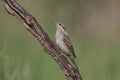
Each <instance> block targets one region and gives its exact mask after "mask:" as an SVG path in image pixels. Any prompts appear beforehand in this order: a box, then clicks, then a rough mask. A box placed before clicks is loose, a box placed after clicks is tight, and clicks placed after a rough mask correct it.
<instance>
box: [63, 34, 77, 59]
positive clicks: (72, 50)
mask: <svg viewBox="0 0 120 80" xmlns="http://www.w3.org/2000/svg"><path fill="white" fill-rule="evenodd" d="M63 41H64V42H65V45H66V46H67V47H68V49H69V50H70V51H71V53H72V55H73V56H74V57H75V58H76V55H75V53H74V49H73V46H72V43H71V41H70V38H69V37H68V36H66V35H64V39H63Z"/></svg>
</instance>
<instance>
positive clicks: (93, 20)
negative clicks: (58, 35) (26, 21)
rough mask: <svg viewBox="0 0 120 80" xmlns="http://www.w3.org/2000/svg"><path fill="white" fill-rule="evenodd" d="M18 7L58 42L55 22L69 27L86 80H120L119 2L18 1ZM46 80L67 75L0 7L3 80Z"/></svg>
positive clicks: (0, 54)
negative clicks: (21, 7)
mask: <svg viewBox="0 0 120 80" xmlns="http://www.w3.org/2000/svg"><path fill="white" fill-rule="evenodd" d="M17 1H18V0H17ZM18 3H19V4H20V5H22V6H23V7H24V8H25V9H26V10H27V11H28V12H29V13H31V14H32V15H33V16H34V17H35V18H36V19H37V20H38V22H39V23H40V25H41V26H42V27H43V28H44V30H45V31H46V32H47V33H48V34H49V36H50V37H51V39H52V40H54V41H55V39H54V35H55V27H54V25H53V23H54V22H55V21H62V22H63V23H64V24H66V26H67V29H68V32H69V36H70V37H71V41H72V43H73V46H74V49H75V52H76V55H77V62H78V65H79V69H80V73H81V75H82V77H83V80H120V76H119V74H120V69H119V68H120V63H119V60H120V36H119V35H120V15H119V14H120V10H119V9H120V8H119V7H120V4H119V3H120V1H118V0H34V1H32V0H19V1H18ZM56 73H57V74H56ZM48 79H49V80H65V76H64V75H63V72H62V71H61V70H60V68H59V66H58V65H57V64H56V63H55V61H54V60H53V59H52V58H51V57H50V56H49V55H48V54H46V53H45V52H44V51H43V49H42V47H41V45H40V44H39V42H38V41H37V40H36V39H35V38H34V37H33V36H32V35H31V33H29V32H28V31H27V30H26V29H25V28H24V26H23V24H21V22H20V21H19V20H17V19H16V18H15V17H13V16H10V15H9V14H7V12H6V10H5V9H4V7H3V6H2V5H1V4H0V80H48Z"/></svg>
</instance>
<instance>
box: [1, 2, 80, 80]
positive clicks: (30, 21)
mask: <svg viewBox="0 0 120 80" xmlns="http://www.w3.org/2000/svg"><path fill="white" fill-rule="evenodd" d="M0 1H1V3H2V4H3V6H4V7H5V9H6V10H7V12H8V13H9V14H11V15H13V16H15V17H17V18H18V19H19V20H20V21H21V22H22V23H23V24H24V26H25V28H26V29H27V30H28V31H29V32H31V33H32V34H33V35H34V36H35V37H36V38H37V39H38V41H39V42H40V43H41V45H42V47H43V49H44V50H45V51H46V52H47V53H48V54H50V55H51V56H52V58H53V59H54V60H55V61H56V62H57V63H58V64H59V66H60V67H61V69H62V70H63V72H64V75H65V76H66V78H67V80H82V78H81V75H80V73H79V71H78V70H76V69H75V68H74V67H73V66H72V65H71V64H70V62H69V61H68V60H67V58H66V57H65V56H60V55H61V52H60V50H59V49H58V47H57V46H56V44H55V43H54V42H53V41H52V40H51V39H50V38H49V36H48V34H47V33H46V32H45V31H44V30H43V29H42V27H41V26H40V25H39V24H38V22H37V21H36V19H35V18H34V17H33V16H31V15H30V14H29V13H28V12H27V11H26V10H25V9H23V8H22V7H21V6H20V5H19V4H18V3H17V2H16V1H15V0H0Z"/></svg>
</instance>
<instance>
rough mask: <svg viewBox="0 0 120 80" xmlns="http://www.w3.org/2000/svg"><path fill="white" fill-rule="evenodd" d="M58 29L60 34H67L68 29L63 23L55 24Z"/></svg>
mask: <svg viewBox="0 0 120 80" xmlns="http://www.w3.org/2000/svg"><path fill="white" fill-rule="evenodd" d="M54 24H55V26H56V28H57V31H60V32H65V31H66V27H65V25H64V24H63V23H61V22H56V23H54Z"/></svg>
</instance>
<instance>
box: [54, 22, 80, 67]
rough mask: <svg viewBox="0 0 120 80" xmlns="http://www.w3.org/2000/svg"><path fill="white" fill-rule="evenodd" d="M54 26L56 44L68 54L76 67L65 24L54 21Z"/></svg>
mask: <svg viewBox="0 0 120 80" xmlns="http://www.w3.org/2000/svg"><path fill="white" fill-rule="evenodd" d="M54 24H55V26H56V34H55V38H56V44H57V46H58V47H59V48H60V50H61V51H62V52H63V53H64V54H65V55H67V56H68V58H69V59H70V60H71V61H72V63H73V64H74V66H75V67H76V69H78V67H77V63H76V60H75V59H76V55H75V52H74V49H73V46H72V43H71V40H70V38H69V36H68V33H67V29H66V26H65V25H64V24H63V23H62V22H55V23H54Z"/></svg>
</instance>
